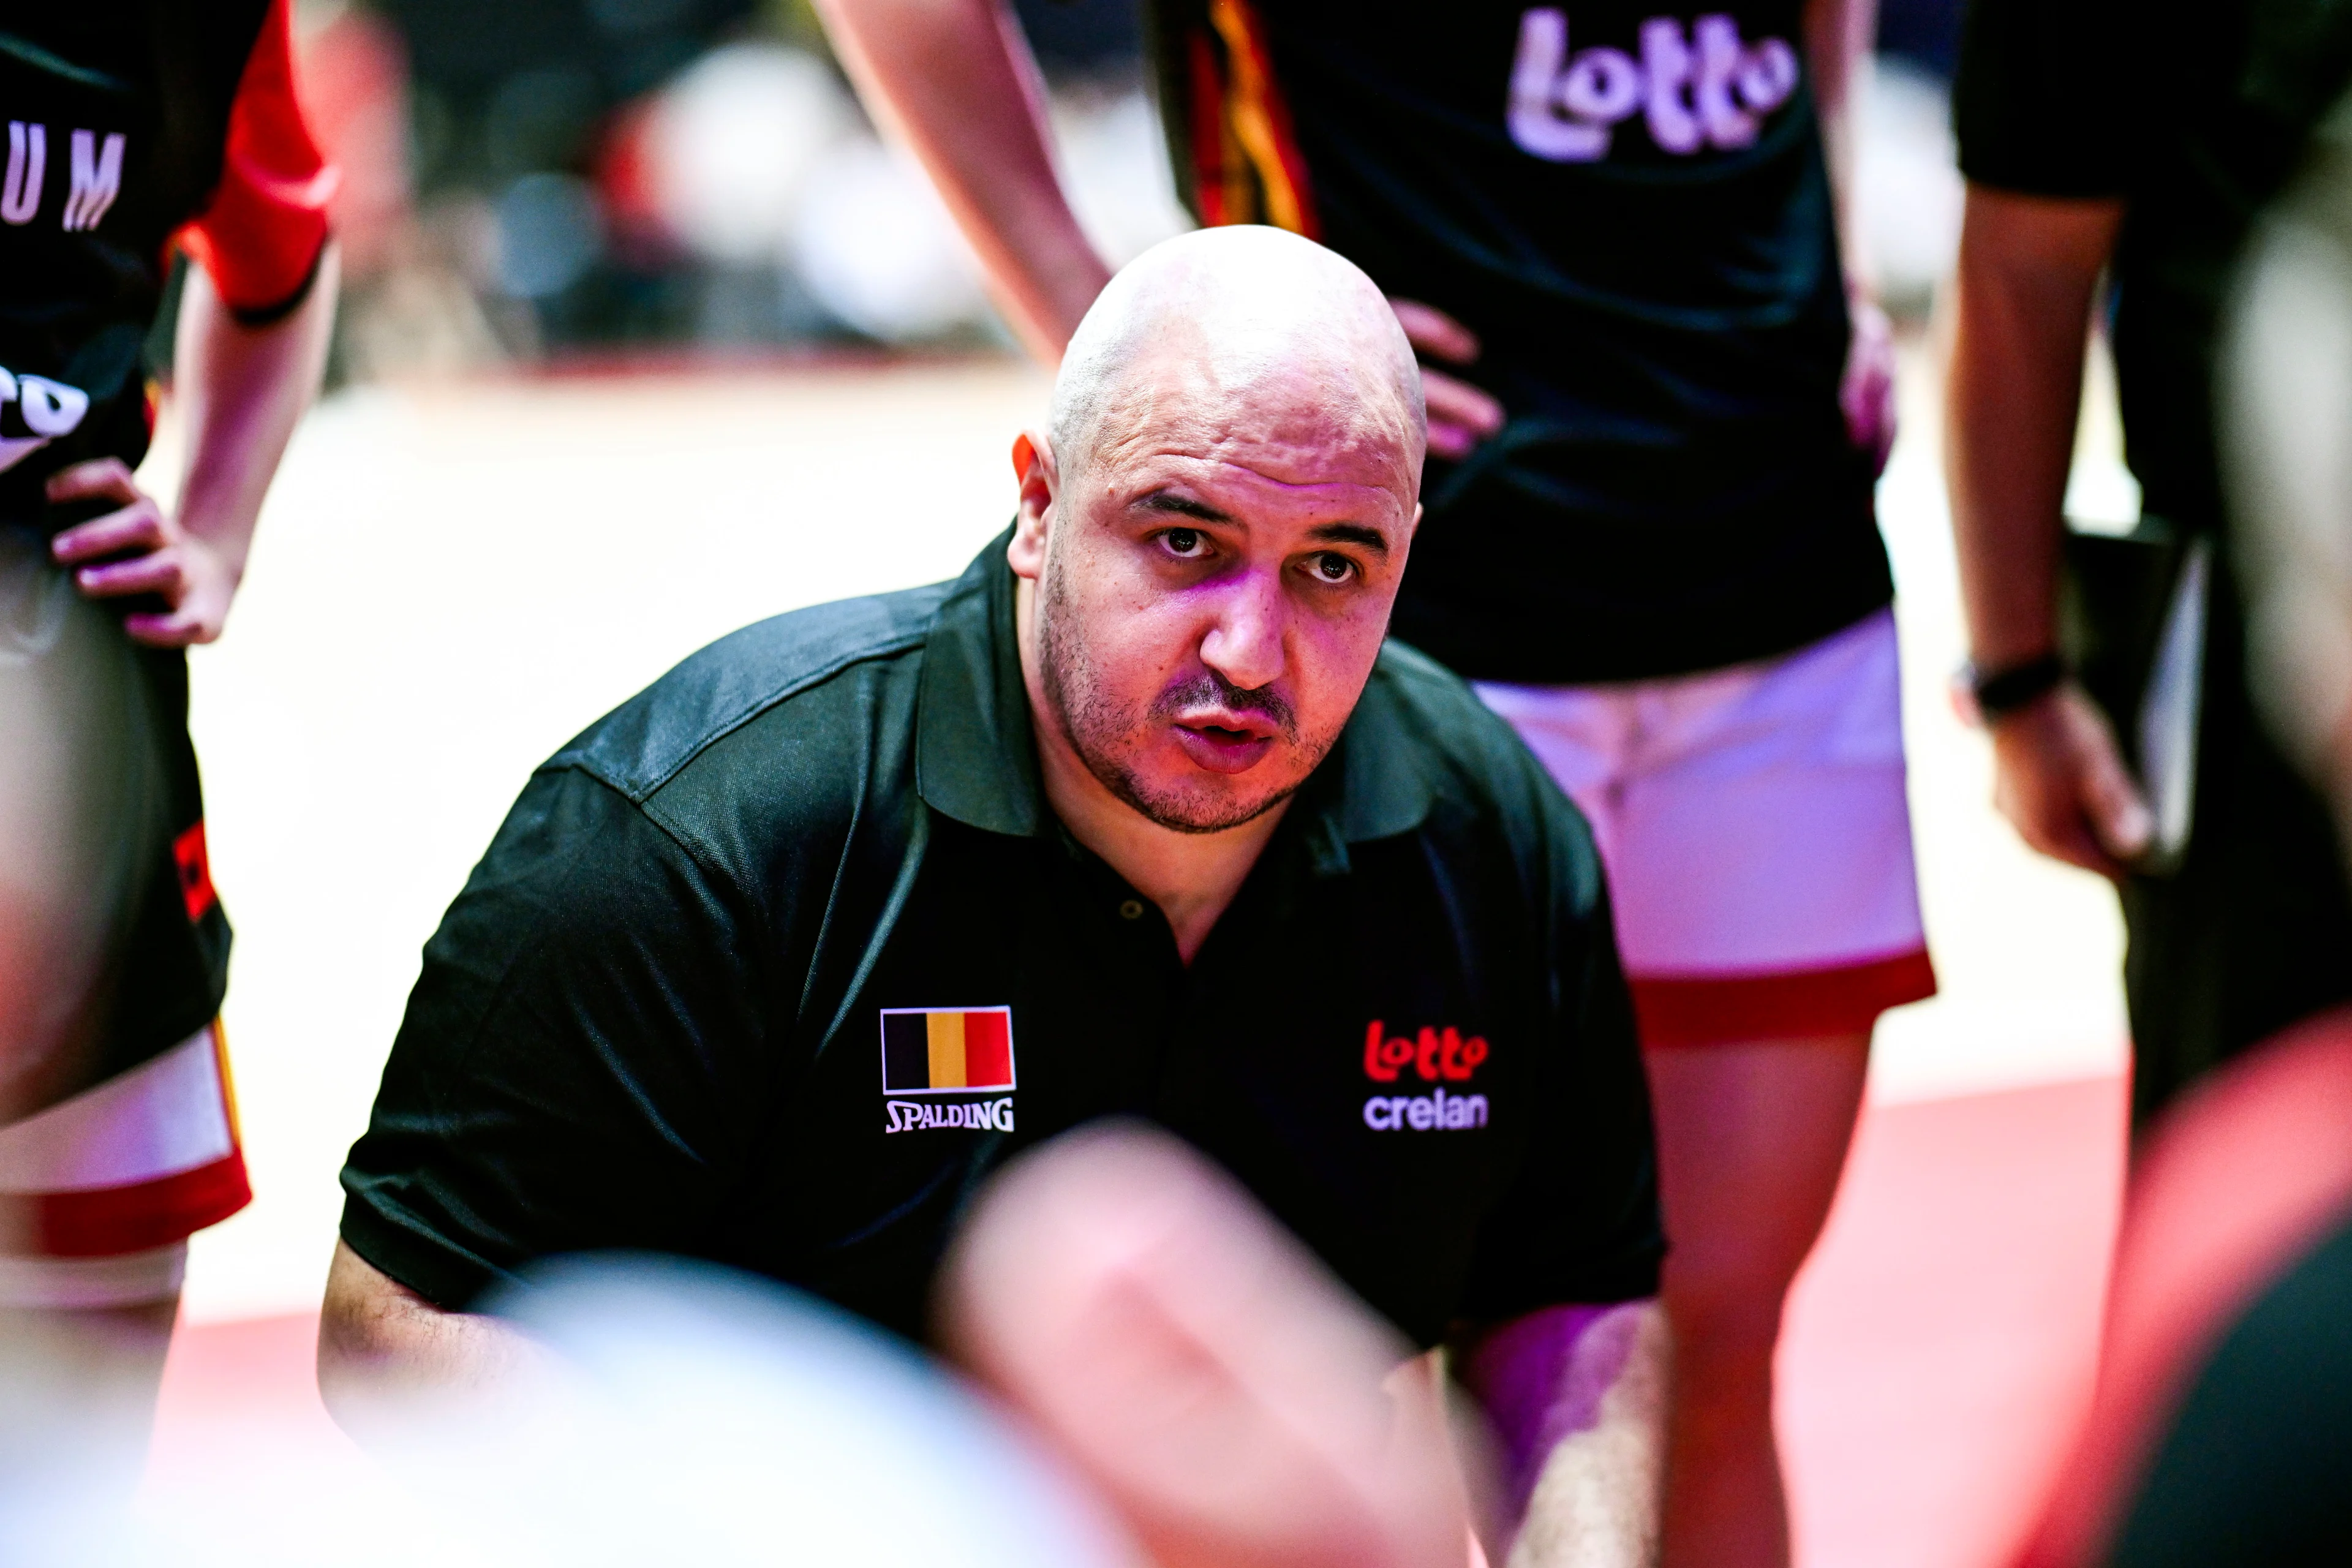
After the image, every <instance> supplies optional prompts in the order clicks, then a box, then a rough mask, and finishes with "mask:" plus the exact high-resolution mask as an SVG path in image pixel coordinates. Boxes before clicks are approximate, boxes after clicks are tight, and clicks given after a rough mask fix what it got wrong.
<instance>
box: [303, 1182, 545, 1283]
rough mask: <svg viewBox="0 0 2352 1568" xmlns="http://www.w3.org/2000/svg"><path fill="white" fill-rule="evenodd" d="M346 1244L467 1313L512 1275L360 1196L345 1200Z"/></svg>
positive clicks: (386, 1271) (396, 1276)
mask: <svg viewBox="0 0 2352 1568" xmlns="http://www.w3.org/2000/svg"><path fill="white" fill-rule="evenodd" d="M342 1238H343V1244H344V1245H345V1246H346V1247H350V1248H351V1249H352V1251H353V1252H356V1253H358V1254H359V1255H360V1256H361V1257H362V1258H365V1259H366V1260H367V1261H368V1263H369V1264H370V1265H372V1266H373V1267H374V1268H378V1269H380V1270H382V1271H383V1273H384V1274H385V1275H387V1276H388V1277H390V1278H391V1279H393V1280H394V1282H395V1283H398V1284H401V1285H404V1286H406V1287H407V1288H408V1289H411V1290H414V1291H415V1292H416V1293H417V1294H418V1295H420V1296H422V1297H424V1298H425V1300H428V1301H430V1302H432V1303H433V1304H434V1305H435V1306H436V1307H438V1308H440V1309H441V1310H444V1311H449V1312H460V1311H464V1310H466V1309H467V1307H468V1306H469V1305H470V1304H471V1303H472V1302H473V1301H475V1300H477V1299H478V1298H479V1297H480V1296H481V1295H482V1294H483V1292H485V1291H487V1290H488V1289H491V1288H492V1287H493V1286H497V1285H505V1284H511V1283H512V1282H513V1280H514V1276H512V1275H511V1274H509V1273H508V1272H507V1271H506V1270H505V1269H503V1268H498V1267H497V1266H496V1265H494V1264H492V1263H490V1262H489V1261H488V1260H487V1259H485V1258H478V1257H476V1256H475V1255H474V1254H473V1253H470V1252H467V1250H465V1249H464V1248H463V1247H455V1246H452V1245H451V1244H450V1243H449V1242H448V1241H447V1240H446V1239H444V1238H443V1237H439V1236H437V1235H436V1234H434V1233H433V1232H432V1231H430V1230H428V1229H426V1228H425V1226H423V1225H422V1224H421V1223H419V1222H418V1221H417V1220H416V1219H415V1216H413V1215H408V1214H406V1213H405V1212H404V1211H402V1210H400V1209H398V1208H396V1207H386V1206H384V1205H383V1201H382V1199H381V1198H378V1197H369V1196H362V1194H358V1193H352V1194H346V1195H345V1197H344V1199H343V1223H342Z"/></svg>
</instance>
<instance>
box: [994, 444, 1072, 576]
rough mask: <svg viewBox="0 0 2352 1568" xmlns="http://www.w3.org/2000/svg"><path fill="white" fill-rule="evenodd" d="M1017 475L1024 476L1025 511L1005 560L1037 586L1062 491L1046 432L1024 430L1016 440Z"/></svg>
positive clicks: (1022, 491)
mask: <svg viewBox="0 0 2352 1568" xmlns="http://www.w3.org/2000/svg"><path fill="white" fill-rule="evenodd" d="M1013 472H1014V473H1015V474H1017V475H1018V476H1020V480H1021V510H1020V514H1019V515H1018V516H1017V517H1015V518H1014V520H1013V542H1012V544H1011V545H1009V546H1008V547H1006V549H1005V552H1004V559H1005V561H1006V563H1008V564H1009V565H1011V566H1012V568H1013V575H1015V576H1017V577H1026V578H1028V579H1030V580H1031V581H1032V582H1034V581H1035V580H1036V579H1037V578H1038V577H1039V576H1040V575H1042V574H1044V572H1045V534H1046V532H1047V531H1048V530H1050V529H1051V528H1052V527H1053V520H1054V494H1055V490H1057V489H1060V487H1061V476H1060V474H1059V473H1058V472H1056V471H1055V465H1054V444H1053V442H1052V441H1050V440H1048V439H1047V438H1046V437H1045V433H1044V432H1043V431H1039V430H1024V431H1023V432H1022V433H1021V434H1020V435H1018V436H1016V437H1013Z"/></svg>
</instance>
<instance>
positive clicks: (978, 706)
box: [915, 529, 1436, 874]
mask: <svg viewBox="0 0 2352 1568" xmlns="http://www.w3.org/2000/svg"><path fill="white" fill-rule="evenodd" d="M1012 539H1013V532H1012V530H1010V529H1007V530H1006V531H1004V532H1003V533H1001V534H999V535H997V536H996V538H994V539H993V540H991V541H990V542H989V543H988V545H987V547H986V548H984V549H982V551H981V552H980V554H979V555H978V556H977V557H975V558H974V559H973V561H972V563H971V565H970V566H967V567H966V568H964V573H963V575H962V576H961V577H960V578H958V579H957V580H956V581H955V583H954V584H952V585H951V586H950V588H949V590H948V595H947V597H946V599H944V600H943V601H941V603H940V607H939V609H938V611H937V612H936V614H935V615H934V616H933V618H932V621H931V628H930V633H929V638H928V641H927V644H926V647H925V650H924V658H923V678H922V687H921V690H920V694H919V698H918V700H917V708H916V714H915V725H916V735H915V793H916V794H917V795H919V796H920V797H921V798H922V800H923V803H924V804H925V805H929V807H930V808H931V809H932V810H934V811H937V812H939V813H940V814H941V815H942V816H951V817H953V818H955V819H956V820H957V821H958V822H961V823H965V824H967V825H969V826H973V827H977V828H981V829H982V830H983V831H985V832H989V833H1003V834H1007V835H1010V836H1012V837H1022V838H1029V837H1036V836H1037V835H1038V834H1040V833H1042V832H1045V831H1047V830H1049V828H1050V827H1051V826H1052V824H1053V820H1054V819H1053V813H1052V811H1051V810H1050V808H1048V807H1047V805H1045V790H1044V787H1043V786H1042V784H1040V782H1039V776H1038V771H1037V742H1036V736H1035V733H1034V731H1033V730H1032V729H1031V726H1030V716H1029V691H1028V687H1027V684H1026V683H1025V682H1024V680H1023V679H1022V677H1021V645H1020V639H1019V636H1018V634H1017V632H1016V631H1015V629H1014V625H1013V584H1014V581H1015V580H1014V578H1013V568H1012V567H1011V566H1010V565H1008V564H1006V563H1005V559H1004V552H1005V547H1006V546H1007V545H1008V544H1010V543H1011V542H1012ZM1426 750H1427V748H1426V747H1425V746H1423V744H1422V742H1421V741H1420V739H1419V738H1418V737H1417V736H1415V735H1414V734H1413V732H1412V726H1411V723H1410V721H1409V720H1408V717H1407V716H1406V715H1405V714H1404V713H1403V712H1402V710H1401V709H1400V707H1399V705H1398V703H1397V701H1396V700H1395V698H1394V696H1393V694H1392V693H1391V690H1390V689H1389V688H1388V685H1387V683H1386V682H1384V681H1382V680H1381V678H1380V676H1379V674H1378V672H1375V673H1374V675H1373V678H1372V679H1371V680H1370V682H1368V683H1367V684H1366V687H1365V689H1364V695H1363V698H1362V700H1360V701H1359V702H1358V703H1357V705H1356V711H1355V713H1354V714H1353V715H1352V716H1351V717H1350V718H1349V721H1348V728H1347V730H1346V731H1344V732H1343V733H1342V734H1341V736H1340V738H1339V745H1338V746H1337V747H1336V748H1335V749H1334V754H1333V755H1332V756H1331V757H1329V758H1328V759H1326V760H1325V762H1324V764H1323V766H1322V767H1320V768H1318V769H1317V770H1316V773H1315V776H1314V777H1312V778H1310V779H1309V780H1307V784H1306V786H1305V787H1304V788H1303V789H1301V790H1300V791H1299V793H1298V797H1297V800H1296V801H1295V802H1294V803H1293V804H1292V806H1291V816H1292V819H1293V821H1294V822H1296V823H1297V826H1298V828H1299V829H1300V832H1301V839H1302V842H1303V843H1304V845H1305V847H1306V848H1307V856H1308V858H1309V859H1310V860H1311V861H1312V862H1313V864H1314V866H1315V868H1316V869H1317V870H1318V871H1321V872H1325V873H1327V874H1330V873H1339V872H1344V871H1346V870H1347V869H1348V849H1347V847H1348V846H1349V845H1350V844H1363V843H1368V842H1370V841H1371V840H1373V839H1376V838H1392V837H1396V836H1397V835H1399V834H1402V833H1410V832H1412V830H1413V829H1414V828H1416V827H1419V826H1421V824H1422V822H1423V819H1424V818H1426V817H1427V816H1428V815H1429V809H1430V805H1431V804H1432V802H1433V800H1434V799H1435V795H1436V790H1435V786H1434V784H1433V781H1432V780H1431V779H1430V777H1429V775H1428V773H1427V771H1426V763H1425V762H1424V753H1425V752H1426Z"/></svg>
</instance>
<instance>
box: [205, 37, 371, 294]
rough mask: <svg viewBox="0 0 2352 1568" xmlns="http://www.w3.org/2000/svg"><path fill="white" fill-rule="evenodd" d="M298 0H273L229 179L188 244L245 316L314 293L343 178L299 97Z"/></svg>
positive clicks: (234, 130)
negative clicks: (314, 136) (292, 27)
mask: <svg viewBox="0 0 2352 1568" xmlns="http://www.w3.org/2000/svg"><path fill="white" fill-rule="evenodd" d="M288 4H289V0H270V5H269V10H268V15H267V16H264V17H263V19H262V24H261V31H260V34H259V35H258V36H257V37H256V38H255V39H254V43H253V52H252V54H251V55H250V56H249V57H247V60H246V64H245V72H244V74H243V75H242V76H241V77H240V78H239V79H238V80H237V88H236V101H235V102H234V104H233V105H232V106H231V108H230V110H229V121H228V141H227V145H226V148H225V149H224V150H223V153H222V158H221V177H220V184H219V185H218V186H217V187H216V188H215V191H214V192H213V197H212V202H211V204H210V205H208V206H206V207H205V210H204V212H203V213H201V214H200V215H198V216H197V217H196V219H195V221H194V223H192V224H190V225H189V226H187V227H186V228H185V229H183V230H182V231H181V235H180V240H181V244H182V246H183V247H184V248H185V249H186V251H187V252H188V255H189V256H190V257H191V258H194V261H195V262H196V263H197V265H199V266H201V267H202V268H204V269H205V271H206V272H207V273H209V274H211V276H212V280H213V285H214V287H215V288H216V289H219V290H220V296H221V299H222V300H224V301H226V303H227V305H228V307H229V309H230V310H232V311H234V312H235V313H236V315H237V316H238V317H239V318H240V319H242V320H246V321H269V320H274V319H275V318H277V317H278V316H281V315H283V314H285V313H286V312H287V311H289V310H292V309H293V308H294V307H295V306H296V305H298V304H299V303H300V302H301V301H302V300H303V298H304V297H305V296H306V295H307V294H308V293H309V292H310V280H311V278H312V276H313V275H314V274H315V272H316V271H317V268H318V264H319V256H320V251H321V250H323V249H324V248H325V247H326V243H327V229H328V223H327V204H328V203H329V202H330V201H331V199H332V198H333V196H334V194H335V187H336V184H337V174H336V171H335V169H334V167H333V166H332V165H331V164H330V163H328V162H327V161H326V160H325V159H324V158H323V157H321V156H320V153H319V149H318V146H317V144H316V143H315V142H312V141H311V139H310V127H309V126H308V125H307V124H306V123H304V121H303V119H302V106H301V104H300V103H299V101H298V100H297V99H296V97H295V93H294V56H293V47H292V40H291V38H290V37H289V31H288V24H287V6H288Z"/></svg>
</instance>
